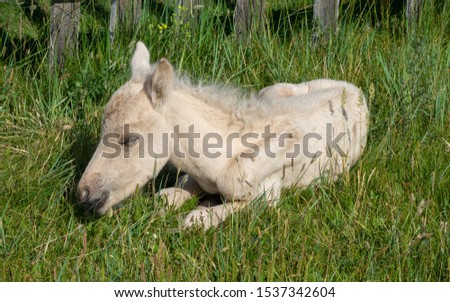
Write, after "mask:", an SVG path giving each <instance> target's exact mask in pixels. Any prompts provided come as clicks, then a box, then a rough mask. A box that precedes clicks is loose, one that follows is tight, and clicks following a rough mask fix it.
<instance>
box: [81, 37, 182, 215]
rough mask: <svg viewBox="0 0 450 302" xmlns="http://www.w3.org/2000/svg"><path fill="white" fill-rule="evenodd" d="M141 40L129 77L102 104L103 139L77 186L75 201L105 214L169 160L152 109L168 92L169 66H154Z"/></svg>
mask: <svg viewBox="0 0 450 302" xmlns="http://www.w3.org/2000/svg"><path fill="white" fill-rule="evenodd" d="M149 59H150V58H149V52H148V50H147V48H146V47H145V45H144V44H143V43H141V42H138V43H137V46H136V51H135V53H134V56H133V58H132V60H131V71H132V76H131V79H130V80H129V81H128V82H127V83H125V85H123V86H122V87H120V88H119V89H118V90H117V91H116V92H115V93H114V94H113V95H112V96H111V99H110V100H109V102H108V104H107V105H106V108H105V111H104V114H103V120H102V137H101V140H100V143H99V144H98V147H97V149H96V151H95V153H94V155H93V157H92V159H91V161H90V162H89V164H88V166H87V167H86V170H85V171H84V173H83V176H82V177H81V180H80V183H79V185H78V194H79V198H80V200H79V203H80V205H81V206H82V207H83V208H84V209H86V210H88V211H91V212H94V213H96V214H98V215H102V214H104V213H105V212H106V211H107V210H108V209H110V208H111V207H112V206H114V205H115V204H117V203H119V202H120V201H122V200H124V199H125V198H127V197H129V196H130V195H131V194H133V192H135V190H136V188H137V187H141V186H143V185H145V184H146V183H147V181H148V180H149V179H151V178H153V177H155V176H156V175H157V174H158V173H159V171H160V170H161V168H162V167H163V166H164V165H165V164H166V162H167V161H168V159H169V153H170V152H169V150H168V148H169V146H168V142H167V140H166V139H165V138H164V137H165V136H167V134H168V133H169V131H168V129H169V128H168V126H167V124H166V122H165V121H164V119H163V117H162V116H161V115H160V114H159V113H158V112H157V110H155V109H156V108H157V106H159V104H160V103H162V101H163V100H164V99H165V98H167V97H168V95H169V94H170V90H171V84H172V77H173V68H172V66H171V65H170V63H169V62H168V61H167V60H165V59H162V60H161V61H160V62H159V63H157V64H156V65H155V66H154V67H153V68H151V66H150V63H149Z"/></svg>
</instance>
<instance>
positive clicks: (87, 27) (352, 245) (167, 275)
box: [0, 1, 450, 281]
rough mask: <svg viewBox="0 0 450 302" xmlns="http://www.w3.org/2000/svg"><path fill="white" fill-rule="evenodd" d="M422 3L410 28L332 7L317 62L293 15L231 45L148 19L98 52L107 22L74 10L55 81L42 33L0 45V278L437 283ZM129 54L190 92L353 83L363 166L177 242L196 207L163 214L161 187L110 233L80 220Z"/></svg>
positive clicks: (445, 87) (431, 23)
mask: <svg viewBox="0 0 450 302" xmlns="http://www.w3.org/2000/svg"><path fill="white" fill-rule="evenodd" d="M279 2H280V1H278V2H276V3H275V4H276V5H278V7H281V8H283V7H284V5H283V4H279ZM425 2H426V3H425V7H424V11H423V14H422V16H421V18H420V20H419V22H418V25H417V27H416V28H414V29H411V28H407V24H406V22H405V19H404V17H403V15H402V14H398V15H395V16H389V17H388V18H389V19H387V20H383V22H378V21H376V22H374V21H373V20H372V18H371V17H370V16H371V12H370V11H369V12H367V11H366V12H362V13H360V14H354V13H353V12H354V6H352V5H350V6H345V7H344V8H343V11H342V16H343V18H342V20H341V23H340V26H339V30H338V32H337V34H336V35H335V36H333V37H331V38H330V39H329V40H328V42H323V43H321V44H319V45H318V46H317V47H312V45H311V37H312V28H311V25H310V23H309V20H310V16H309V15H308V14H310V4H307V3H306V2H305V5H306V6H305V9H294V10H292V14H290V15H282V19H276V16H275V14H270V13H269V16H270V18H269V22H270V25H269V26H268V28H267V30H266V32H265V33H264V34H254V35H253V36H252V38H251V40H250V42H249V43H248V44H245V45H238V44H237V43H236V41H235V36H234V34H233V27H232V23H231V22H232V20H231V15H232V14H230V13H229V12H228V13H227V8H226V7H225V6H224V5H213V4H208V5H205V7H204V8H203V9H202V12H201V14H200V17H199V20H198V21H197V23H196V26H195V27H193V26H192V25H189V24H187V25H186V24H181V23H180V22H179V20H178V19H176V11H175V10H174V8H173V7H171V6H161V5H159V4H158V5H156V4H154V3H155V2H151V5H150V4H148V3H145V4H146V7H147V9H146V10H145V12H144V15H143V18H142V20H141V24H140V27H139V28H136V30H135V32H133V33H126V32H118V36H117V37H116V42H117V43H116V44H115V45H114V46H113V47H111V45H109V42H108V33H107V28H108V27H107V21H108V20H107V19H106V17H105V16H107V15H108V14H107V10H106V11H102V10H99V9H98V7H94V6H93V5H91V4H87V5H85V6H83V17H82V27H81V34H80V45H79V48H78V50H77V52H76V53H75V54H74V55H73V56H71V57H70V58H68V59H67V61H66V65H65V67H64V69H62V70H60V72H59V74H58V75H52V73H51V72H50V70H49V68H48V64H47V50H46V40H45V35H46V33H47V30H48V24H42V25H40V26H42V29H41V30H39V32H40V36H39V37H38V38H36V37H35V36H34V37H25V38H24V37H22V38H21V39H19V38H17V37H15V36H13V35H12V34H9V33H8V32H6V31H2V38H1V39H2V40H1V41H0V45H1V47H2V48H3V52H2V53H3V54H2V59H1V66H0V68H1V71H2V72H1V76H0V81H1V88H0V89H1V98H0V107H1V108H0V139H1V141H0V143H1V148H0V156H1V157H0V158H1V159H2V161H1V164H0V184H1V186H0V254H1V257H0V262H1V267H2V271H1V273H0V280H1V281H56V280H57V281H76V280H80V281H89V280H95V281H122V280H124V281H125V280H128V281H138V280H139V281H150V280H151V281H206V280H211V281H234V280H236V281H277V280H280V281H299V280H304V281H320V280H326V281H364V280H373V281H416V280H417V281H450V233H449V232H450V230H449V223H450V202H449V196H450V194H449V193H450V192H449V187H450V186H449V185H450V160H449V159H450V145H449V142H450V129H449V116H450V115H449V95H450V87H449V86H450V85H449V83H450V33H449V30H448V29H449V28H450V6H449V4H448V3H447V2H445V3H442V4H440V5H437V4H435V5H433V4H432V2H429V1H425ZM287 3H290V2H287ZM148 5H150V6H148ZM276 5H274V7H275V6H276ZM292 7H293V6H292V5H291V4H289V5H287V6H286V9H288V8H292ZM3 12H4V11H3V10H2V13H3ZM350 12H352V13H350ZM2 13H0V14H2ZM174 14H175V15H174ZM177 20H178V21H177ZM163 23H164V24H166V25H167V28H164V26H161V25H162V24H163ZM159 25H160V26H159ZM160 28H162V29H160ZM27 39H28V40H27ZM138 40H142V41H144V42H145V43H146V44H147V45H148V46H149V48H150V52H151V58H152V60H153V61H156V60H158V59H159V58H161V57H165V58H167V59H169V60H170V61H171V62H172V64H173V65H174V66H176V67H177V68H178V69H180V72H181V73H183V74H186V75H188V76H190V77H192V78H193V79H195V80H196V81H204V82H209V83H226V84H229V85H236V86H241V87H243V88H244V89H247V90H257V89H260V88H262V87H264V86H267V85H271V84H273V83H276V82H302V81H307V80H312V79H317V78H324V77H327V78H334V79H341V80H346V81H349V82H353V83H355V84H356V85H358V86H360V87H361V88H362V89H363V90H364V91H365V93H366V95H367V97H368V100H369V108H370V112H371V126H370V133H369V142H368V145H367V148H366V151H365V153H364V155H363V157H362V159H361V160H360V161H359V162H358V164H357V166H356V167H355V168H354V169H352V171H350V173H348V174H347V175H343V177H342V178H341V179H340V180H339V181H338V182H336V183H322V184H321V185H318V186H314V187H310V188H308V189H306V190H303V191H301V190H296V189H290V190H286V191H285V192H284V193H283V197H282V202H281V205H280V206H279V207H277V208H276V209H269V208H266V207H265V206H264V205H262V204H258V203H255V204H254V205H253V206H252V207H251V208H250V209H249V210H248V211H244V212H242V213H239V214H237V215H236V216H234V217H232V218H230V219H228V220H227V221H226V222H225V223H223V224H222V225H221V226H219V227H218V228H217V229H215V230H210V231H207V232H206V233H205V232H203V231H201V230H192V231H184V232H176V231H174V229H176V228H177V227H178V222H179V220H180V219H181V218H182V217H183V216H184V215H185V214H186V213H187V212H188V211H189V210H191V209H192V208H193V207H195V204H196V202H197V200H195V199H193V200H191V201H190V202H188V204H186V205H185V206H183V207H182V208H181V209H179V210H177V211H175V212H165V214H161V211H159V209H160V207H161V202H160V201H159V200H158V199H157V198H155V197H154V196H153V194H152V192H153V191H154V188H155V187H156V188H158V187H159V186H160V183H159V180H157V181H152V182H150V183H149V185H148V188H147V189H146V190H144V191H143V192H138V193H136V194H135V196H134V197H133V198H131V200H128V201H127V202H125V203H124V205H123V207H121V208H120V209H118V210H117V211H116V212H115V213H114V214H113V215H112V217H103V218H100V219H97V220H94V219H92V218H90V217H86V216H84V215H83V214H82V213H81V212H80V211H79V210H78V208H77V207H76V205H75V200H76V196H75V193H74V192H75V187H76V183H77V181H78V179H79V177H80V175H81V173H82V171H83V169H84V167H85V166H86V164H87V162H88V161H89V159H90V156H91V155H92V152H93V149H94V148H95V146H96V143H97V141H98V139H99V129H100V122H101V114H102V109H103V106H104V105H105V104H106V102H107V101H108V98H109V97H110V96H111V94H112V93H113V92H114V91H115V90H116V89H117V88H118V87H119V86H120V85H121V84H123V83H124V82H125V81H126V80H127V79H128V77H129V70H128V63H129V60H130V56H131V54H132V51H133V48H134V46H135V43H136V41H138Z"/></svg>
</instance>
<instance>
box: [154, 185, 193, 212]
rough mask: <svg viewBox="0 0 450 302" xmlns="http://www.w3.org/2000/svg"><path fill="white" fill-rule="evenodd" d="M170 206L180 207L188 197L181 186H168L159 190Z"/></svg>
mask: <svg viewBox="0 0 450 302" xmlns="http://www.w3.org/2000/svg"><path fill="white" fill-rule="evenodd" d="M158 194H159V196H160V197H161V198H162V199H163V200H164V201H165V202H166V205H167V206H168V207H169V208H173V209H178V208H179V207H180V206H181V205H182V204H183V202H184V201H185V200H186V199H187V198H188V196H185V195H186V194H185V192H183V190H181V189H179V188H166V189H162V190H160V191H159V192H158Z"/></svg>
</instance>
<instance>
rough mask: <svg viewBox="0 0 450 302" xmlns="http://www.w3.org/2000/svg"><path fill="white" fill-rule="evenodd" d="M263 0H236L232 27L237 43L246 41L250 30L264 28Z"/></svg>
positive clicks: (250, 32) (264, 4) (261, 29)
mask: <svg viewBox="0 0 450 302" xmlns="http://www.w3.org/2000/svg"><path fill="white" fill-rule="evenodd" d="M265 6H266V1H265V0H237V2H236V8H235V9H234V28H235V31H236V38H237V41H238V42H239V43H242V42H244V41H247V40H248V39H249V38H250V37H251V34H252V32H255V31H258V32H261V31H263V30H264V23H265V20H266V12H265Z"/></svg>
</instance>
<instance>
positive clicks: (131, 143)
mask: <svg viewBox="0 0 450 302" xmlns="http://www.w3.org/2000/svg"><path fill="white" fill-rule="evenodd" d="M138 141H139V137H137V136H130V137H126V138H124V140H123V141H122V142H121V144H122V145H124V146H126V147H131V146H134V145H135V144H136V143H137V142H138Z"/></svg>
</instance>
